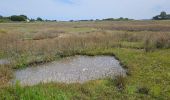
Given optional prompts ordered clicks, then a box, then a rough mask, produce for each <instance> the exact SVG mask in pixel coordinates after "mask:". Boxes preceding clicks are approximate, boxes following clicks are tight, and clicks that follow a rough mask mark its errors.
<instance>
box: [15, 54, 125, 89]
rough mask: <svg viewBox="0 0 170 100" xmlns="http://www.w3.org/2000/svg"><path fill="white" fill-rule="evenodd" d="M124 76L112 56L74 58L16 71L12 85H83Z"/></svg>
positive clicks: (117, 62) (123, 72)
mask: <svg viewBox="0 0 170 100" xmlns="http://www.w3.org/2000/svg"><path fill="white" fill-rule="evenodd" d="M116 75H125V70H124V69H123V68H122V67H121V65H120V63H119V61H118V60H116V59H115V58H114V57H113V56H94V57H90V56H80V55H77V56H74V57H66V58H63V59H61V60H59V61H54V62H51V63H47V64H43V65H37V66H29V67H28V68H26V69H21V70H17V71H16V72H15V79H14V80H13V83H15V82H16V81H19V82H20V84H21V85H23V86H32V85H36V84H39V83H49V82H63V83H83V82H87V81H89V80H95V79H101V78H106V77H114V76H116Z"/></svg>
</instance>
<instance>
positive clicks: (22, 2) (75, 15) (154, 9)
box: [0, 0, 170, 20]
mask: <svg viewBox="0 0 170 100" xmlns="http://www.w3.org/2000/svg"><path fill="white" fill-rule="evenodd" d="M161 11H166V12H167V13H170V0H1V1H0V15H3V16H10V15H15V14H25V15H27V16H29V17H31V18H36V17H42V18H44V19H57V20H71V19H74V20H76V19H77V20H78V19H102V18H111V17H112V18H118V17H128V18H133V19H149V18H152V16H154V15H157V14H159V13H160V12H161Z"/></svg>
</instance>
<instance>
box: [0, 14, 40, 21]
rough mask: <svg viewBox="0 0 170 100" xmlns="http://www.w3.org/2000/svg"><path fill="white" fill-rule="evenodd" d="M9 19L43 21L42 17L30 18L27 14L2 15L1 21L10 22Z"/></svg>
mask: <svg viewBox="0 0 170 100" xmlns="http://www.w3.org/2000/svg"><path fill="white" fill-rule="evenodd" d="M9 21H18V22H20V21H27V22H30V21H43V19H42V18H40V17H38V18H37V19H32V18H31V19H29V18H28V17H27V16H26V15H12V16H9V17H4V16H2V15H0V22H9Z"/></svg>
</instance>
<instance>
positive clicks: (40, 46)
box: [0, 21, 170, 100]
mask: <svg viewBox="0 0 170 100" xmlns="http://www.w3.org/2000/svg"><path fill="white" fill-rule="evenodd" d="M74 55H89V56H96V55H111V56H115V57H116V58H117V59H119V60H120V62H121V65H122V66H123V67H124V68H125V69H126V70H127V71H128V72H127V77H126V78H124V77H122V76H117V77H116V78H115V79H114V80H113V79H107V78H106V79H100V80H94V81H89V82H86V83H83V84H80V83H73V84H63V83H48V84H38V85H36V86H27V87H22V86H20V84H19V82H18V83H16V85H15V86H10V85H9V84H7V83H8V82H9V81H10V80H11V79H12V78H13V72H14V71H15V70H16V69H23V68H26V67H28V66H35V65H39V64H43V63H47V62H51V61H54V60H59V59H61V58H63V57H69V56H74ZM0 58H2V59H7V58H8V59H9V60H10V64H3V65H0V79H1V82H0V99H2V100H4V99H5V100H12V99H14V100H17V99H26V100H27V99H37V100H41V99H47V100H48V99H49V100H51V99H64V100H67V99H74V100H75V99H78V100H79V99H85V100H86V99H124V98H126V99H129V100H132V99H168V98H170V94H169V93H170V85H169V82H170V73H169V72H170V68H169V66H170V63H169V61H170V22H169V21H114V22H109V21H101V22H58V23H52V22H51V23H44V22H42V23H38V22H37V23H1V24H0Z"/></svg>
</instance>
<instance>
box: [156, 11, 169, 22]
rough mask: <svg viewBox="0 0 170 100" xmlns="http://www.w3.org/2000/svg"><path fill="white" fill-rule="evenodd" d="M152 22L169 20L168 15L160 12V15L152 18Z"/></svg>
mask: <svg viewBox="0 0 170 100" xmlns="http://www.w3.org/2000/svg"><path fill="white" fill-rule="evenodd" d="M153 20H170V14H167V13H166V12H165V11H162V12H161V13H160V15H157V16H154V17H153Z"/></svg>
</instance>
